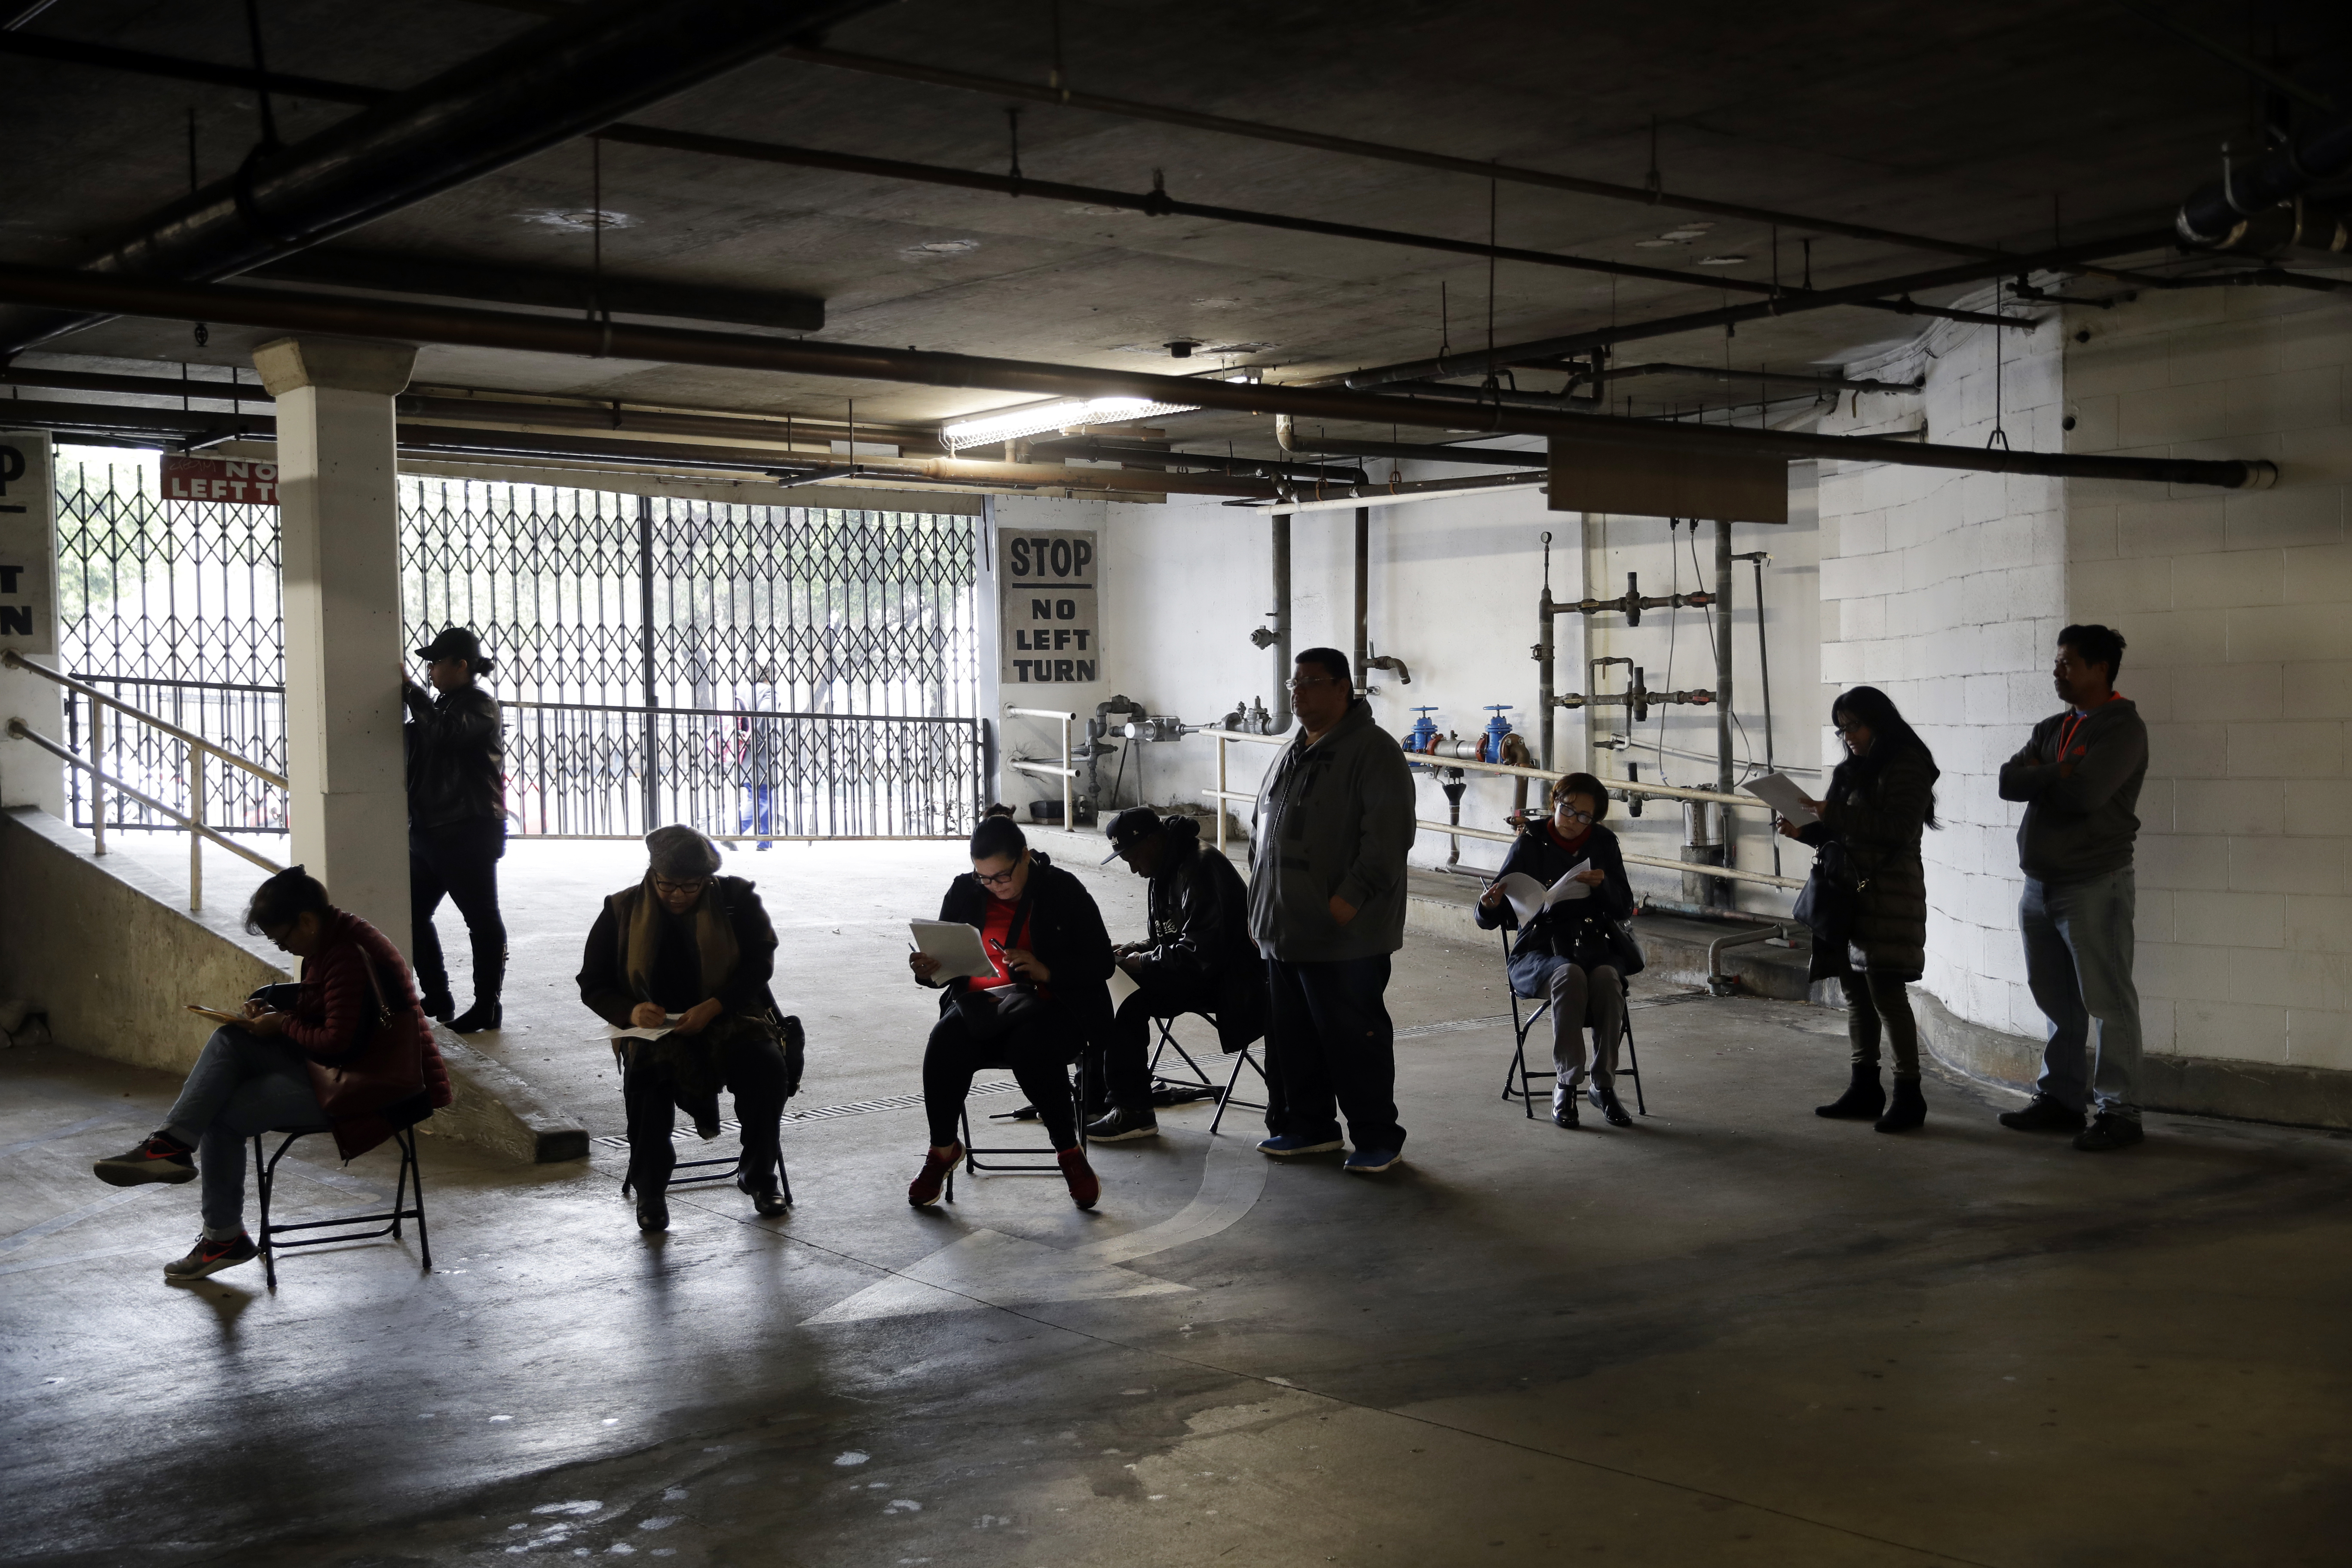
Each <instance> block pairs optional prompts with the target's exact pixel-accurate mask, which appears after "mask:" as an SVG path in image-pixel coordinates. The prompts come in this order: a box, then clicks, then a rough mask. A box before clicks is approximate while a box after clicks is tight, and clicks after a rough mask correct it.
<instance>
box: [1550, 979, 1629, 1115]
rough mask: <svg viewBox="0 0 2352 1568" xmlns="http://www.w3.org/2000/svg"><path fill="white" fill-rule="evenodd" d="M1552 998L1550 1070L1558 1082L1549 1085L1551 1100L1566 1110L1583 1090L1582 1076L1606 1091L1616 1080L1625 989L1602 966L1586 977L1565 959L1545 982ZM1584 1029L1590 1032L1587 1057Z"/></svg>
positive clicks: (1620, 980) (1623, 1030) (1597, 1087)
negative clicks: (1557, 1075)
mask: <svg viewBox="0 0 2352 1568" xmlns="http://www.w3.org/2000/svg"><path fill="white" fill-rule="evenodd" d="M1544 984H1545V986H1546V988H1547V994H1549V996H1550V998H1551V1065H1552V1070H1553V1071H1554V1072H1556V1073H1558V1074H1559V1077H1558V1078H1556V1079H1553V1080H1552V1089H1551V1100H1552V1103H1553V1104H1554V1105H1555V1106H1557V1105H1563V1104H1566V1103H1567V1102H1568V1101H1569V1100H1573V1099H1575V1098H1576V1095H1577V1092H1578V1091H1579V1090H1580V1089H1582V1088H1583V1086H1584V1079H1585V1076H1586V1074H1587V1073H1588V1072H1589V1073H1590V1074H1591V1078H1592V1086H1593V1087H1594V1088H1595V1089H1607V1088H1608V1087H1609V1086H1610V1085H1611V1084H1612V1083H1613V1082H1614V1081H1615V1080H1616V1078H1617V1042H1618V1041H1619V1040H1620V1039H1621V1038H1622V1037H1623V1036H1624V1033H1625V983H1624V981H1623V980H1622V978H1620V976H1619V975H1618V973H1617V971H1616V970H1615V969H1613V968H1612V967H1611V966H1610V965H1608V964H1605V963H1600V964H1595V965H1593V967H1592V969H1591V973H1587V972H1586V971H1584V970H1582V969H1580V968H1578V967H1577V966H1576V965H1575V964H1573V963H1569V962H1568V961H1567V960H1566V959H1562V960H1560V961H1559V963H1556V964H1554V965H1553V966H1552V968H1551V971H1550V973H1548V974H1547V975H1546V976H1545V977H1544ZM1587 1025H1590V1026H1591V1029H1592V1047H1591V1052H1590V1054H1589V1055H1588V1053H1587V1051H1586V1049H1585V1044H1584V1031H1585V1027H1586V1026H1587Z"/></svg>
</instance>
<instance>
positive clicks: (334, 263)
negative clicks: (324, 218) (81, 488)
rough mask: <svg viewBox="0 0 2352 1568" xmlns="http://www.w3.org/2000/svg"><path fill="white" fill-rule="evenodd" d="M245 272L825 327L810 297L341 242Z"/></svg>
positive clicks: (447, 296) (818, 304)
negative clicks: (346, 246) (355, 247)
mask: <svg viewBox="0 0 2352 1568" xmlns="http://www.w3.org/2000/svg"><path fill="white" fill-rule="evenodd" d="M247 276H248V277H253V278H259V279H267V280H269V281H272V282H276V281H280V280H282V281H285V282H289V283H325V284H330V285H332V286H334V287H337V288H343V289H377V290H380V291H382V292H384V293H391V294H428V295H432V296H434V297H436V298H437V299H444V300H486V301H489V302H491V303H495V304H500V305H545V306H548V307H551V308H552V309H558V310H579V311H583V312H586V311H591V310H596V309H598V308H599V307H601V308H602V309H604V310H611V311H613V312H614V313H616V314H620V315H629V316H669V317H675V318H677V319H679V320H683V321H725V322H729V323H730V324H734V325H740V326H752V327H774V328H778V329H780V330H782V331H793V332H814V331H823V330H824V300H819V299H816V298H814V297H813V296H810V295H806V294H782V293H767V292H764V291H762V290H760V289H722V288H711V287H708V286H705V285H701V284H694V283H665V282H661V281H659V280H657V279H646V278H620V277H614V276H613V275H612V274H610V273H606V274H604V275H602V276H599V275H597V274H595V273H591V272H581V271H577V270H572V269H566V268H548V267H500V266H495V265H489V264H486V263H482V262H476V261H460V260H455V259H451V258H441V257H430V256H403V255H400V254H398V253H396V252H393V251H378V250H351V249H344V248H342V247H335V246H319V247H313V248H311V249H309V250H299V251H296V252H295V253H294V254H293V255H291V256H289V257H287V258H284V259H282V260H278V261H272V262H268V263H266V264H264V265H263V266H260V267H257V268H253V270H252V271H251V272H250V273H248V274H247Z"/></svg>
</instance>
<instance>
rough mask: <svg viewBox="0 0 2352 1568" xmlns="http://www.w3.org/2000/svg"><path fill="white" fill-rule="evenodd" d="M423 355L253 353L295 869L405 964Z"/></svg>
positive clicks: (268, 349) (322, 348) (285, 346)
mask: <svg viewBox="0 0 2352 1568" xmlns="http://www.w3.org/2000/svg"><path fill="white" fill-rule="evenodd" d="M415 360H416V351H415V349H413V348H410V347H407V346H406V345H404V344H397V343H375V342H354V341H351V340H347V339H338V338H280V339H278V341H277V342H268V343H264V344H262V345H261V347H259V348H257V349H256V350H255V351H254V353H253V363H254V368H255V369H257V370H258V371H259V372H260V373H261V380H262V384H263V385H265V386H267V387H268V389H269V393H270V395H271V396H273V397H275V398H276V399H277V400H278V516H279V520H280V522H281V524H282V526H283V529H284V543H283V552H284V559H285V587H284V597H283V603H284V605H285V614H286V736H287V763H288V765H287V778H288V780H289V782H290V783H291V784H292V786H293V789H292V794H291V799H290V801H289V811H288V815H289V820H290V826H292V828H293V845H292V854H293V859H294V862H295V863H298V864H300V865H302V866H305V867H308V868H310V874H311V875H312V876H314V877H316V878H318V879H320V881H322V882H324V883H325V884H326V885H327V892H328V895H329V896H330V897H331V898H332V899H333V900H335V902H336V904H337V905H338V906H340V907H341V908H342V909H345V910H350V911H351V912H352V913H353V914H355V915H358V916H359V917H360V918H361V919H362V920H364V921H367V922H368V923H369V924H370V925H373V926H374V927H375V928H376V929H377V930H379V931H383V934H384V935H386V936H388V937H390V938H391V939H392V940H393V942H395V943H396V944H398V946H399V947H400V950H401V951H402V952H407V951H408V800H407V791H406V787H405V784H404V780H403V777H402V767H401V747H400V726H401V704H400V676H401V672H402V670H403V668H404V667H405V661H406V651H405V650H404V648H403V647H401V637H400V490H399V485H398V481H397V479H396V477H395V474H394V459H393V404H392V400H393V398H394V395H397V394H398V393H399V392H400V391H401V390H402V389H403V388H404V387H405V386H406V385H407V384H408V376H409V372H410V370H411V368H412V367H413V366H414V365H415Z"/></svg>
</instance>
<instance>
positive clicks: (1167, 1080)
mask: <svg viewBox="0 0 2352 1568" xmlns="http://www.w3.org/2000/svg"><path fill="white" fill-rule="evenodd" d="M1192 1012H1194V1013H1196V1014H1198V1015H1199V1016H1201V1017H1202V1018H1205V1019H1206V1020H1208V1024H1209V1027H1211V1028H1215V1027H1216V1026H1217V1016H1216V1015H1215V1014H1214V1013H1211V1012H1208V1011H1206V1010H1205V1009H1202V1008H1197V1007H1196V1008H1193V1009H1192ZM1182 1016H1183V1015H1182V1014H1181V1013H1180V1014H1177V1015H1176V1016H1175V1017H1169V1018H1154V1019H1152V1022H1153V1023H1154V1024H1156V1025H1158V1026H1159V1027H1160V1044H1159V1046H1158V1047H1157V1048H1155V1049H1154V1050H1153V1051H1152V1053H1151V1081H1152V1082H1153V1084H1155V1085H1163V1084H1164V1085H1166V1086H1167V1087H1169V1088H1171V1089H1177V1090H1179V1091H1182V1090H1187V1089H1198V1090H1202V1091H1203V1092H1202V1094H1200V1095H1198V1096H1196V1097H1195V1098H1202V1099H1205V1098H1207V1097H1208V1096H1211V1095H1213V1096H1214V1097H1215V1098H1216V1101H1217V1114H1216V1115H1214V1116H1213V1117H1211V1118H1210V1119H1209V1133H1210V1136H1212V1137H1214V1136H1215V1135H1216V1131H1217V1129H1218V1128H1219V1127H1220V1126H1221V1125H1223V1122H1224V1120H1225V1111H1226V1110H1227V1109H1228V1108H1230V1107H1232V1106H1236V1105H1238V1106H1240V1107H1242V1108H1243V1109H1244V1110H1265V1108H1266V1106H1265V1101H1264V1100H1239V1099H1236V1098H1234V1094H1235V1091H1236V1090H1237V1089H1239V1088H1240V1087H1241V1081H1242V1068H1244V1067H1246V1068H1249V1069H1250V1071H1252V1072H1254V1073H1255V1074H1257V1080H1258V1082H1259V1083H1261V1084H1263V1083H1265V1081H1266V1079H1265V1066H1264V1065H1263V1064H1262V1063H1260V1062H1259V1061H1258V1059H1257V1058H1256V1055H1255V1052H1256V1049H1257V1047H1255V1046H1254V1045H1252V1046H1244V1047H1242V1048H1241V1049H1240V1050H1237V1051H1228V1052H1225V1053H1224V1054H1225V1055H1227V1056H1230V1057H1232V1058H1234V1065H1233V1070H1232V1071H1230V1072H1228V1073H1227V1074H1226V1075H1225V1081H1224V1082H1223V1083H1219V1082H1217V1081H1216V1080H1215V1079H1213V1078H1211V1077H1210V1076H1209V1074H1208V1071H1207V1069H1206V1068H1202V1066H1201V1064H1200V1062H1199V1061H1197V1060H1195V1059H1194V1058H1193V1056H1192V1052H1190V1051H1188V1050H1186V1049H1185V1048H1184V1047H1183V1046H1182V1045H1181V1043H1179V1042H1178V1040H1177V1038H1176V1035H1175V1027H1176V1018H1181V1017H1182ZM1171 1050H1172V1051H1174V1052H1175V1053H1176V1054H1177V1055H1178V1056H1179V1057H1181V1058H1183V1062H1184V1066H1185V1067H1186V1068H1190V1069H1191V1071H1192V1077H1191V1078H1189V1079H1181V1078H1172V1077H1170V1076H1168V1075H1167V1074H1163V1073H1162V1072H1161V1071H1160V1058H1161V1057H1162V1056H1164V1055H1165V1054H1166V1053H1168V1052H1169V1051H1171Z"/></svg>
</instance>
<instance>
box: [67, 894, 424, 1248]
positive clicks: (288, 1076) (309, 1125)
mask: <svg viewBox="0 0 2352 1568" xmlns="http://www.w3.org/2000/svg"><path fill="white" fill-rule="evenodd" d="M245 929H246V930H247V931H258V932H261V933H262V934H264V935H266V936H268V938H269V940H270V941H272V942H276V943H277V944H278V946H279V947H281V948H283V949H285V950H286V951H287V952H290V953H292V954H293V955H294V956H295V957H297V958H299V959H300V960H301V961H302V980H301V984H299V985H270V986H265V987H263V988H262V989H261V990H260V991H257V992H256V993H255V994H254V999H253V1000H252V1001H249V1002H247V1004H246V1005H245V1022H243V1023H242V1024H226V1025H223V1026H221V1027H219V1028H217V1029H215V1030H214V1031H213V1037H212V1038H211V1039H209V1040H206V1041H205V1048H204V1050H203V1052H202V1053H201V1054H199V1055H198V1056H197V1058H196V1065H195V1068H194V1070H192V1071H191V1072H190V1073H189V1074H188V1079H187V1082H186V1083H185V1084H184V1086H182V1088H181V1089H180V1098H179V1100H177V1101H176V1102H174V1103H173V1107H172V1113H171V1114H170V1115H169V1116H168V1117H166V1118H165V1119H164V1121H163V1131H159V1132H157V1133H155V1134H154V1135H153V1136H152V1137H151V1138H149V1139H148V1140H147V1141H146V1142H143V1143H142V1144H140V1145H139V1146H138V1147H137V1148H135V1149H133V1150H131V1152H128V1153H125V1154H117V1155H115V1156H114V1157H113V1158H112V1159H108V1160H100V1161H99V1162H98V1163H97V1165H96V1167H95V1170H96V1172H97V1174H98V1179H99V1180H100V1181H101V1182H106V1183H109V1184H112V1185H114V1186H118V1187H131V1186H137V1185H138V1184H141V1183H142V1182H166V1183H171V1184H179V1183H182V1182H192V1181H194V1180H195V1178H196V1176H197V1174H198V1172H199V1170H201V1172H202V1173H203V1175H204V1179H205V1185H204V1202H203V1212H204V1220H205V1228H204V1234H203V1235H201V1236H199V1237H196V1245H195V1247H194V1249H193V1250H192V1251H190V1252H189V1254H188V1255H187V1256H186V1257H185V1258H181V1259H180V1260H179V1261H177V1262H176V1263H166V1264H165V1265H163V1277H164V1278H165V1279H203V1278H204V1277H205V1275H207V1274H217V1273H219V1272H220V1271H221V1270H222V1269H224V1268H235V1267H236V1265H237V1264H240V1263H246V1262H249V1261H251V1260H252V1259H253V1258H254V1257H255V1256H257V1252H258V1250H259V1249H258V1248H257V1247H255V1246H254V1243H253V1238H252V1237H249V1236H247V1234H246V1233H245V1141H246V1140H247V1139H248V1138H250V1137H252V1136H254V1135H255V1134H256V1133H258V1132H268V1131H272V1130H282V1131H294V1130H295V1129H297V1128H304V1129H312V1130H316V1131H329V1130H331V1131H333V1132H334V1134H335V1142H336V1145H337V1147H338V1148H340V1149H341V1151H342V1153H343V1157H344V1158H345V1159H349V1158H351V1157H352V1155H354V1154H359V1153H363V1152H366V1151H367V1150H369V1149H372V1148H373V1147H374V1146H375V1145H376V1144H378V1143H380V1142H383V1140H384V1139H386V1138H389V1137H390V1136H392V1133H393V1131H394V1129H395V1128H397V1127H404V1126H407V1125H409V1124H410V1123H411V1122H415V1121H421V1120H423V1119H424V1117H425V1116H427V1115H430V1114H431V1113H432V1111H433V1110H438V1109H439V1108H441V1107H443V1106H446V1105H447V1104H448V1103H449V1098H450V1096H449V1075H448V1071H447V1069H446V1068H444V1067H443V1066H442V1064H441V1053H440V1052H439V1051H437V1050H436V1049H435V1048H434V1046H433V1031H432V1028H431V1026H429V1025H427V1024H426V1023H425V1010H424V1008H423V1007H422V1006H420V1005H418V1003H417V998H416V982H415V978H414V977H413V976H412V975H411V974H410V973H409V971H408V965H407V963H405V962H404V961H403V960H402V958H401V956H400V950H399V949H397V948H395V947H394V946H393V945H392V943H391V942H389V941H387V940H386V939H385V937H384V935H383V932H381V931H377V930H376V929H375V928H374V927H373V926H372V925H370V924H368V923H367V921H363V920H362V919H360V918H359V917H358V916H357V915H348V914H345V913H344V912H343V911H342V910H339V909H337V908H335V907H334V905H332V904H331V903H329V902H328V901H327V889H325V888H324V887H322V886H320V883H319V881H318V879H316V878H314V877H310V876H309V875H306V874H305V873H304V871H303V869H302V868H301V867H299V866H296V867H293V868H290V869H288V870H284V871H280V872H279V873H278V875H276V876H275V877H272V878H270V879H269V880H268V881H267V882H264V883H262V884H261V886H260V887H259V888H257V889H254V894H253V900H252V902H251V903H249V904H247V906H246V911H245ZM387 1015H389V1025H390V1026H392V1027H394V1028H396V1029H405V1030H409V1031H412V1032H413V1034H414V1037H415V1041H416V1044H417V1048H418V1051H419V1053H420V1055H421V1056H422V1058H423V1068H424V1071H423V1088H422V1089H420V1091H419V1098H420V1100H421V1103H418V1104H415V1105H408V1104H403V1105H396V1106H393V1107H390V1108H387V1109H386V1110H383V1111H380V1112H375V1113H371V1114H369V1115H365V1116H358V1117H346V1118H343V1119H341V1120H331V1119H330V1118H329V1117H328V1115H327V1113H326V1112H325V1111H324V1110H321V1109H320V1104H319V1094H318V1090H317V1089H315V1088H314V1087H313V1080H314V1079H315V1078H317V1077H319V1076H320V1075H321V1074H322V1072H323V1069H322V1068H321V1067H320V1064H321V1063H324V1062H331V1061H334V1060H336V1059H338V1058H345V1057H348V1056H350V1055H351V1053H352V1052H353V1051H354V1050H356V1049H357V1048H358V1047H361V1046H362V1045H363V1044H365V1043H367V1042H368V1041H369V1040H370V1039H371V1038H373V1037H374V1036H375V1033H376V1031H377V1029H378V1028H379V1027H380V1026H383V1023H384V1021H385V1020H386V1016H387ZM192 1156H200V1157H201V1164H199V1163H198V1161H197V1160H196V1159H195V1158H192Z"/></svg>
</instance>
